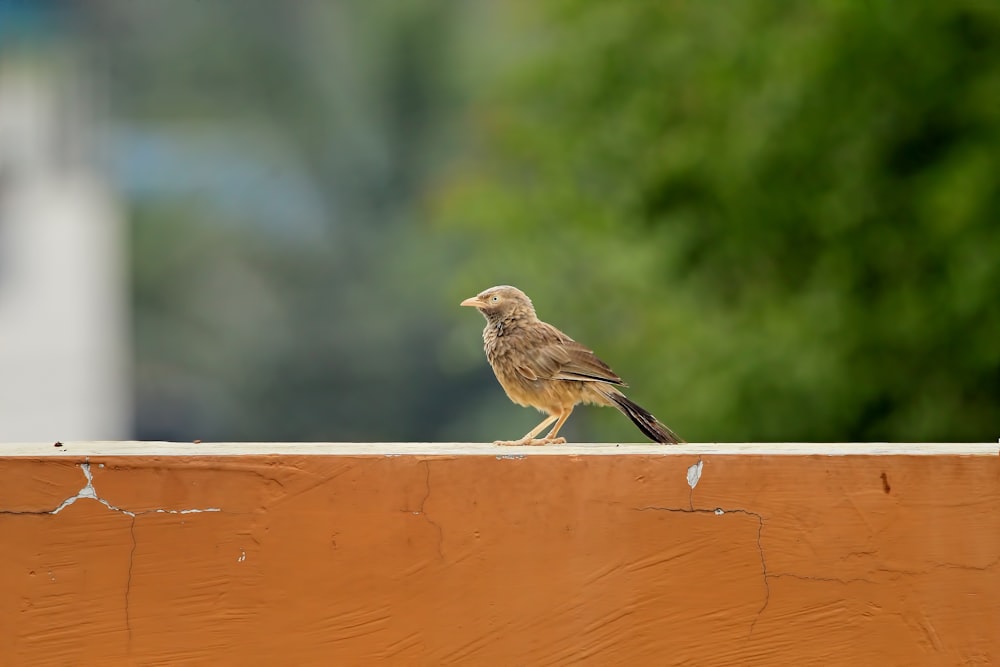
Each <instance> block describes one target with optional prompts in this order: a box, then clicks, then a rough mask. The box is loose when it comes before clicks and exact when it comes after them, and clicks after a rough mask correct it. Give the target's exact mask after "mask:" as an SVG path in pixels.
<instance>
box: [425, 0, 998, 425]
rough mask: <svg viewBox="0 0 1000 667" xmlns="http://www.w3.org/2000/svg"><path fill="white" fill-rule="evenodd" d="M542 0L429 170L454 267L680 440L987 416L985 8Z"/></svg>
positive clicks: (993, 330)
mask: <svg viewBox="0 0 1000 667" xmlns="http://www.w3.org/2000/svg"><path fill="white" fill-rule="evenodd" d="M546 4H547V9H546V10H544V11H539V12H537V14H534V13H532V15H529V16H526V17H525V16H522V18H523V23H522V24H521V26H520V28H521V29H522V30H524V31H526V32H528V33H529V34H531V35H532V39H530V40H529V41H530V43H531V44H532V45H533V46H532V48H531V49H530V53H529V54H528V55H527V56H525V57H524V58H523V59H521V60H520V62H519V63H517V65H516V66H515V67H513V68H512V73H511V74H510V75H509V77H508V78H507V79H506V80H505V82H504V83H502V84H500V85H495V82H494V84H493V85H490V86H487V87H486V88H485V90H483V91H481V96H480V98H479V101H480V104H479V106H478V108H477V110H476V114H475V116H474V117H473V119H472V123H473V129H472V130H471V133H472V134H473V135H475V136H477V137H480V145H479V146H478V149H477V150H476V151H475V152H474V153H473V154H472V155H471V156H470V157H468V158H467V160H466V161H465V163H464V164H462V165H461V167H460V168H456V169H455V176H454V178H452V179H451V181H450V183H449V186H448V187H447V188H445V189H443V190H442V191H441V192H440V193H439V198H438V201H437V205H438V210H439V212H440V213H439V214H440V216H441V219H442V220H444V221H445V222H444V225H445V229H447V230H448V231H449V232H454V233H461V234H464V235H465V236H467V237H468V239H470V241H469V249H468V253H467V255H466V257H465V261H464V262H463V264H462V266H463V270H462V271H461V273H460V278H459V281H460V282H461V283H462V284H475V285H476V286H477V287H485V286H486V285H487V284H490V283H493V282H501V281H503V282H512V283H516V284H518V285H519V286H521V287H522V288H524V289H525V290H526V291H528V292H529V294H531V295H533V297H534V300H535V303H536V307H537V308H538V309H539V311H540V314H541V316H542V317H543V319H548V320H549V321H551V322H553V323H554V324H556V325H557V326H561V327H563V328H564V329H566V330H567V332H568V333H570V335H572V336H574V337H576V338H578V339H579V340H581V341H583V342H585V343H587V344H589V345H591V346H592V347H594V348H595V349H596V350H597V351H598V353H599V354H600V355H601V356H603V357H605V359H606V360H607V361H609V362H610V363H611V364H612V365H613V366H614V367H615V368H616V370H618V372H619V373H620V374H621V375H622V376H623V377H625V378H626V379H628V380H629V381H630V382H631V383H632V385H633V386H634V390H633V392H632V394H631V395H632V396H633V397H634V398H635V399H636V400H638V401H639V402H640V403H642V404H644V405H647V407H649V408H650V409H652V410H653V411H654V412H655V413H656V414H657V415H658V416H660V417H661V418H662V419H663V420H664V421H666V422H667V423H669V424H670V425H671V426H672V427H673V428H674V429H675V430H677V431H678V432H679V433H680V434H682V436H684V437H685V438H687V439H689V440H697V441H712V440H737V441H755V440H762V441H768V440H805V441H809V440H843V441H854V440H904V441H908V440H918V441H919V440H944V441H949V440H993V439H995V438H997V437H998V434H1000V433H998V430H1000V428H998V427H1000V419H998V416H1000V306H998V304H1000V226H998V223H1000V219H998V218H1000V189H998V183H1000V179H998V176H997V175H998V174H1000V5H996V4H990V3H980V2H974V1H959V2H951V3H938V4H933V3H889V2H874V3H873V2H861V1H857V2H842V1H834V0H831V1H827V2H815V3H783V2H769V1H763V0H762V1H757V2H743V3H726V4H725V6H722V5H719V4H718V3H695V2H639V3H607V2H598V1H596V0H569V1H566V2H556V3H546ZM470 291H474V290H470ZM574 419H576V417H574ZM598 419H600V420H601V421H600V423H599V424H598V425H597V427H596V428H597V430H596V432H597V433H601V434H607V435H608V436H609V437H610V435H616V436H618V437H628V436H627V432H626V431H627V426H624V427H620V426H619V425H618V424H617V421H620V420H616V422H615V424H613V425H612V424H611V422H606V420H605V418H604V416H601V417H598Z"/></svg>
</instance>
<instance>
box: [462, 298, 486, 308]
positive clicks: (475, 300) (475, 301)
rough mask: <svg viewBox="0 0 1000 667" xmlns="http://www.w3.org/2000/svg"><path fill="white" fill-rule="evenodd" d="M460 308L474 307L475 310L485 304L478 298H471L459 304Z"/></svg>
mask: <svg viewBox="0 0 1000 667" xmlns="http://www.w3.org/2000/svg"><path fill="white" fill-rule="evenodd" d="M458 305H460V306H472V307H473V308H478V307H479V306H481V305H483V302H482V301H480V300H479V297H478V296H470V297H469V298H468V299H466V300H465V301H463V302H462V303H460V304H458Z"/></svg>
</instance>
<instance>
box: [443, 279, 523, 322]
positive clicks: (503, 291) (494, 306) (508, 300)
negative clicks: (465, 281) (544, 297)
mask: <svg viewBox="0 0 1000 667" xmlns="http://www.w3.org/2000/svg"><path fill="white" fill-rule="evenodd" d="M460 305H462V306H472V307H473V308H478V309H479V312H480V313H482V314H483V315H484V316H485V317H486V319H487V320H504V319H507V318H509V317H516V316H521V317H534V316H535V307H534V306H532V305H531V299H529V298H528V295H527V294H525V293H524V292H522V291H521V290H519V289H517V288H516V287H511V286H510V285H498V286H496V287H491V288H489V289H487V290H483V291H482V292H480V293H479V294H477V295H476V296H473V297H470V298H468V299H466V300H465V301H463V302H462V303H461V304H460Z"/></svg>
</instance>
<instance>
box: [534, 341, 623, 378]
mask: <svg viewBox="0 0 1000 667" xmlns="http://www.w3.org/2000/svg"><path fill="white" fill-rule="evenodd" d="M538 333H539V334H542V335H539V336H538V338H539V339H540V340H536V341H533V342H534V344H533V345H531V347H530V350H526V351H525V354H523V355H520V358H519V359H518V362H519V363H518V364H517V371H518V372H519V373H520V374H521V375H523V376H524V377H525V378H527V379H529V380H576V381H578V382H608V383H611V384H617V385H624V384H625V383H624V382H622V379H621V378H620V377H618V375H617V374H616V373H615V372H614V371H613V370H611V368H610V367H609V366H608V365H607V364H606V363H604V362H603V361H601V360H600V359H598V358H597V355H595V354H594V353H593V352H592V351H590V350H588V349H587V348H586V347H584V346H583V345H580V344H579V343H577V342H576V341H575V340H573V339H572V338H570V337H569V336H567V335H566V334H564V333H562V332H561V331H559V330H558V329H556V328H555V327H551V328H550V330H549V331H544V332H542V331H540V332H538Z"/></svg>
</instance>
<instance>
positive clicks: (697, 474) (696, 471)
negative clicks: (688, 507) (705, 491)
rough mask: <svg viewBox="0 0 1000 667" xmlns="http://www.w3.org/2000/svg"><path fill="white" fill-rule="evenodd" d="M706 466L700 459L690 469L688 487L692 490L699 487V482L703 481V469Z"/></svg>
mask: <svg viewBox="0 0 1000 667" xmlns="http://www.w3.org/2000/svg"><path fill="white" fill-rule="evenodd" d="M704 466H705V464H704V463H703V462H702V460H701V459H698V462H697V463H695V464H694V465H693V466H691V467H690V468H688V472H687V480H688V486H690V487H691V488H692V489H693V488H694V487H696V486H698V480H700V479H701V469H702V468H703V467H704Z"/></svg>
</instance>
